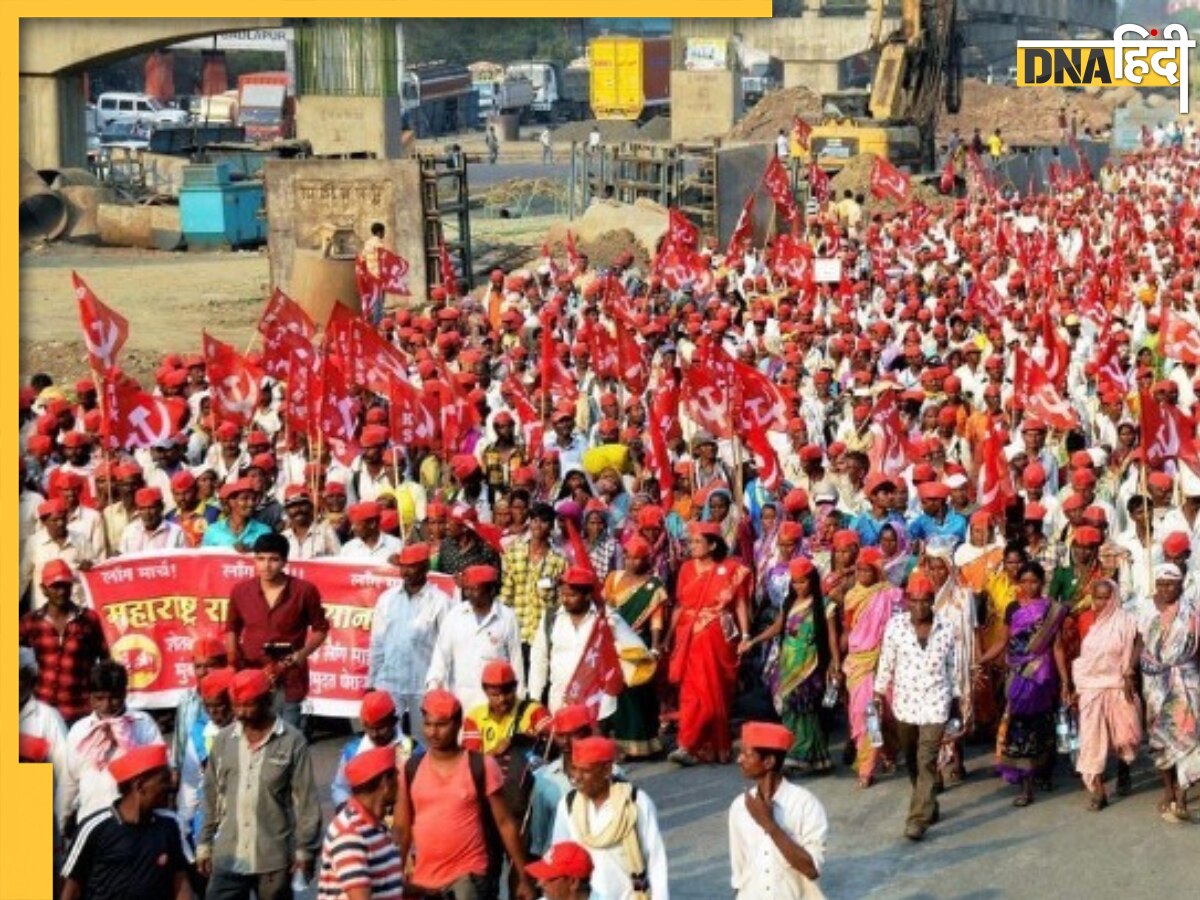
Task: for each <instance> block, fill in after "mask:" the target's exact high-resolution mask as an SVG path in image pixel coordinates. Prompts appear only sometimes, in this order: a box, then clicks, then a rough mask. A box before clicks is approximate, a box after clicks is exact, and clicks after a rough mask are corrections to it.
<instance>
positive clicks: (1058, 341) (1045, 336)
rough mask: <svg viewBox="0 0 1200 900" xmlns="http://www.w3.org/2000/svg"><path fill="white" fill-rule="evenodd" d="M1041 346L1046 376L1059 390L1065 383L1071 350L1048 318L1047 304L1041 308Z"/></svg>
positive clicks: (1049, 317) (1048, 307)
mask: <svg viewBox="0 0 1200 900" xmlns="http://www.w3.org/2000/svg"><path fill="white" fill-rule="evenodd" d="M1042 346H1043V347H1044V348H1045V350H1046V375H1047V376H1048V377H1049V378H1050V380H1051V381H1052V382H1054V384H1055V385H1058V386H1059V387H1060V388H1061V387H1062V386H1063V385H1065V384H1066V381H1067V367H1068V366H1069V365H1070V362H1071V350H1070V348H1069V347H1068V346H1067V342H1066V341H1064V340H1063V339H1062V338H1060V337H1059V336H1058V331H1057V329H1055V327H1054V321H1053V320H1052V318H1051V316H1050V306H1049V304H1047V305H1046V306H1044V307H1043V308H1042Z"/></svg>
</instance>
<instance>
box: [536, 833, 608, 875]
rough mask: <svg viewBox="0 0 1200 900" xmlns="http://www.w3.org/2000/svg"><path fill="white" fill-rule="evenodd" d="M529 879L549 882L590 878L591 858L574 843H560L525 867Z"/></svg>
mask: <svg viewBox="0 0 1200 900" xmlns="http://www.w3.org/2000/svg"><path fill="white" fill-rule="evenodd" d="M525 871H526V872H527V873H529V877H530V878H534V879H537V880H538V881H550V880H551V879H554V878H577V879H580V880H584V879H588V878H591V877H592V857H591V854H589V853H588V852H587V850H586V849H584V848H583V847H582V846H581V845H579V844H576V843H575V842H574V841H562V842H561V843H558V844H555V845H553V846H552V847H551V848H550V849H549V850H547V851H546V855H545V856H543V857H542V858H541V859H539V860H538V861H537V862H532V863H530V864H529V865H528V866H526V867H525Z"/></svg>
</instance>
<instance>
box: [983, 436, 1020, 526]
mask: <svg viewBox="0 0 1200 900" xmlns="http://www.w3.org/2000/svg"><path fill="white" fill-rule="evenodd" d="M1005 443H1007V441H1006V439H1005V434H1004V430H1003V422H1002V421H1001V420H1000V419H997V418H996V417H994V416H991V415H989V416H988V430H987V437H985V438H984V439H983V441H982V442H981V443H980V445H979V454H980V457H981V460H982V464H981V465H980V467H979V494H978V500H979V508H980V509H983V510H987V511H988V512H990V513H991V514H992V516H993V517H995V518H1000V517H1002V516H1003V515H1004V509H1005V507H1006V506H1007V505H1008V501H1009V499H1010V498H1011V497H1012V496H1014V494H1015V493H1016V492H1015V491H1014V490H1013V484H1012V475H1011V473H1010V472H1009V469H1008V462H1007V461H1006V460H1005V458H1004V445H1005Z"/></svg>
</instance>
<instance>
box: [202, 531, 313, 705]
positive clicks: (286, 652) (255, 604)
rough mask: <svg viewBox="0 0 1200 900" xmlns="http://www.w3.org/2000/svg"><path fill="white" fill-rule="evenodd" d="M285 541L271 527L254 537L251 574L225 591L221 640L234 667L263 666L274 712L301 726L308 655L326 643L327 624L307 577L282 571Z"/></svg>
mask: <svg viewBox="0 0 1200 900" xmlns="http://www.w3.org/2000/svg"><path fill="white" fill-rule="evenodd" d="M288 549H289V544H288V540H287V538H285V537H284V536H283V535H281V534H277V533H275V532H271V533H270V534H264V535H262V536H260V537H259V538H258V539H257V540H256V541H255V542H254V568H255V570H256V572H257V575H256V577H254V578H247V579H246V580H245V581H242V582H239V583H238V584H236V585H234V587H233V590H232V591H230V593H229V616H228V620H227V622H226V626H225V627H226V642H227V643H228V645H229V661H230V663H231V664H232V665H233V666H234V667H235V668H239V669H241V668H262V669H264V670H265V671H266V672H267V673H268V674H269V675H270V676H271V679H272V681H273V683H274V686H275V693H276V702H277V703H278V704H279V716H280V718H282V719H283V720H284V721H285V722H287V723H288V724H289V725H293V726H295V727H297V728H298V727H300V704H301V702H303V700H304V698H305V697H306V696H307V695H308V658H309V657H310V656H312V655H313V654H314V653H316V652H317V649H318V648H320V646H321V645H322V644H323V643H325V638H326V636H327V635H328V634H329V623H328V622H327V621H326V619H325V609H324V607H323V606H322V605H321V594H320V592H319V591H318V590H317V586H316V585H314V584H313V583H312V582H310V581H305V580H304V579H302V578H296V577H294V576H292V575H288V574H287V573H286V572H284V567H285V566H286V565H287V558H288Z"/></svg>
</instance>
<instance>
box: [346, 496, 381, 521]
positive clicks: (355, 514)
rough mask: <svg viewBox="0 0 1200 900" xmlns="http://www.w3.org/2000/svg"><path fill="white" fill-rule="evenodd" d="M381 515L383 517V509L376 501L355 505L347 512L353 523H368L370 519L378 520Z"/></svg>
mask: <svg viewBox="0 0 1200 900" xmlns="http://www.w3.org/2000/svg"><path fill="white" fill-rule="evenodd" d="M381 515H383V507H381V506H380V505H379V504H378V503H376V502H375V501H374V500H367V501H364V502H362V503H355V504H354V505H353V506H351V507H350V508H349V509H348V510H346V516H347V518H349V519H350V521H351V522H366V521H367V520H368V519H378V518H379V517H380V516H381Z"/></svg>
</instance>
